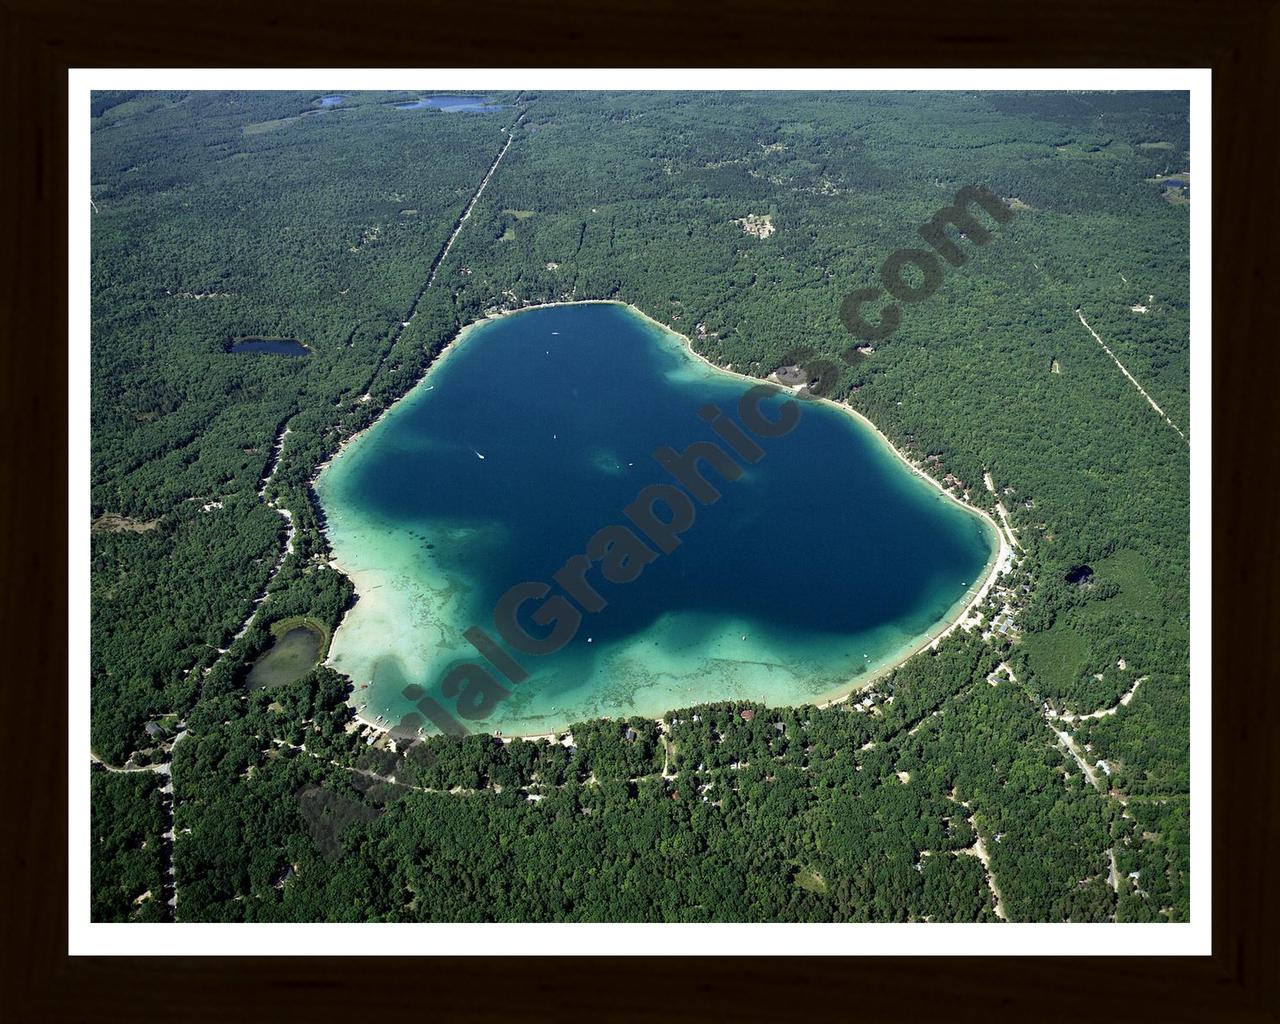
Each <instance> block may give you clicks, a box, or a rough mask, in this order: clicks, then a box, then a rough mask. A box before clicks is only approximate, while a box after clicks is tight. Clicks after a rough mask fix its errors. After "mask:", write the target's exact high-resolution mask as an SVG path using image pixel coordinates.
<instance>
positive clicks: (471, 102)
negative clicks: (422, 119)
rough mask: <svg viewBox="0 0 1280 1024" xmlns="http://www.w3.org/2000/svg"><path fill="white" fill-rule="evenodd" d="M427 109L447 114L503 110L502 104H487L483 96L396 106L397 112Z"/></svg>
mask: <svg viewBox="0 0 1280 1024" xmlns="http://www.w3.org/2000/svg"><path fill="white" fill-rule="evenodd" d="M427 107H435V108H437V109H439V110H443V111H444V112H445V113H446V114H454V113H458V112H459V111H466V112H468V113H482V114H488V113H491V112H493V111H495V110H501V109H502V106H501V105H500V104H494V103H488V102H486V100H485V98H484V97H483V96H428V97H426V98H425V99H420V100H416V101H414V102H413V103H397V104H396V109H397V110H424V109H426V108H427Z"/></svg>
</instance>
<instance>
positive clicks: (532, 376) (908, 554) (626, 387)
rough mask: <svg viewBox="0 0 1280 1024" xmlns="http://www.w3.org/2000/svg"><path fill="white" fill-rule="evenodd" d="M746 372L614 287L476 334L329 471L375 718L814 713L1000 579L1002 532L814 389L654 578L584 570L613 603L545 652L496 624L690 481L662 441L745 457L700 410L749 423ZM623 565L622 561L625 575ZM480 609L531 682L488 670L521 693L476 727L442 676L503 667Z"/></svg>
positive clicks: (336, 530) (329, 500)
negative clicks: (719, 709) (813, 396)
mask: <svg viewBox="0 0 1280 1024" xmlns="http://www.w3.org/2000/svg"><path fill="white" fill-rule="evenodd" d="M752 387H753V384H752V383H751V382H748V381H746V380H744V379H741V378H738V377H735V376H733V375H730V374H727V373H724V372H722V371H719V370H716V369H714V368H712V367H710V366H708V365H707V364H705V363H703V362H701V361H700V360H698V359H696V358H695V357H694V356H693V355H692V354H691V353H690V352H689V351H688V349H687V348H686V347H685V345H684V344H683V343H682V342H681V340H680V338H679V337H678V336H677V335H675V334H673V333H671V332H669V331H667V330H665V329H664V328H662V327H660V326H658V325H657V324H655V323H653V322H652V321H649V320H647V319H646V318H644V317H642V316H640V315H639V314H637V313H636V312H634V311H632V310H631V309H630V308H628V307H625V306H622V305H620V304H613V303H589V304H588V303H579V304H574V305H566V306H555V307H547V308H541V309H532V310H528V311H524V312H520V313H517V314H515V315H511V316H505V317H499V318H495V319H492V320H489V321H484V322H481V323H480V324H477V325H472V326H470V327H468V328H466V329H465V330H464V331H463V333H462V335H461V336H460V338H459V340H457V341H455V343H454V344H453V346H452V347H451V348H450V349H449V350H448V351H447V352H446V354H445V356H443V357H442V358H441V359H440V360H438V361H437V363H436V364H435V365H434V366H433V368H432V369H431V371H430V372H429V373H428V374H427V376H426V378H425V379H424V380H423V381H422V382H421V383H420V384H419V385H418V386H417V387H416V388H415V389H414V390H413V391H411V392H410V393H409V394H408V395H407V396H406V397H405V398H404V399H402V400H401V401H400V402H398V403H397V404H396V405H394V406H393V407H392V408H391V409H390V410H388V412H387V413H386V414H385V415H384V416H383V417H382V418H381V419H380V420H379V421H378V422H377V423H376V424H375V425H374V426H373V427H372V428H370V429H369V430H368V431H366V432H365V433H364V434H363V435H361V436H360V437H359V438H357V439H356V440H355V441H354V442H353V443H352V444H350V445H349V446H348V447H347V448H346V449H344V451H343V452H342V453H340V454H339V455H338V457H336V458H335V459H334V460H333V461H332V462H331V463H330V465H329V466H328V467H327V468H326V469H325V471H324V472H323V473H322V474H321V475H320V477H319V478H318V479H317V481H316V491H317V494H318V496H319V499H320V502H321V504H322V506H323V508H324V511H325V514H326V517H327V522H328V533H329V538H330V541H331V543H332V546H333V549H334V554H335V557H336V559H337V561H338V562H339V563H340V564H341V566H342V567H343V569H344V571H346V572H348V574H349V575H350V576H351V577H352V579H353V581H354V582H355V584H356V588H357V592H358V594H359V600H358V601H357V603H356V605H355V607H354V608H353V609H352V610H351V611H350V612H348V614H347V616H346V617H345V619H344V620H343V622H342V624H341V626H340V627H339V629H338V630H337V632H336V634H335V635H334V638H333V643H332V644H331V648H330V658H329V664H331V665H333V667H335V668H337V669H339V670H340V671H343V672H345V673H346V674H348V675H349V676H351V678H352V679H353V680H354V681H355V684H356V687H357V689H356V691H355V697H354V701H355V703H356V705H357V707H358V708H359V709H362V710H361V713H362V715H363V717H365V718H367V719H369V720H370V721H373V720H375V718H376V717H377V716H379V715H381V716H383V718H384V719H386V720H388V721H392V722H397V721H399V720H400V717H401V715H402V714H404V713H406V712H408V711H410V710H411V709H412V707H413V704H412V703H411V701H410V699H409V697H406V696H404V695H403V693H402V691H403V690H404V688H405V687H406V686H407V685H409V684H416V685H417V686H419V687H421V688H422V690H423V691H425V694H426V695H428V696H430V697H431V698H432V699H433V700H435V701H436V702H437V704H438V705H439V706H441V707H443V708H446V709H448V710H449V713H450V715H452V716H454V717H455V718H457V719H458V721H460V722H462V723H463V724H464V725H465V728H466V729H467V730H469V731H489V732H492V731H496V730H502V732H503V733H504V735H513V734H522V735H529V734H536V733H544V732H548V731H552V730H557V729H563V728H564V727H565V726H567V725H568V724H570V723H571V722H574V721H580V720H583V719H586V718H592V717H599V716H609V717H617V716H623V715H629V714H642V715H646V716H653V717H657V716H658V715H661V714H662V713H663V712H665V711H667V710H670V709H673V708H680V707H688V706H690V705H693V704H697V703H701V702H707V701H712V700H722V699H752V700H763V701H765V702H767V703H769V704H772V705H794V704H799V703H804V702H808V701H815V700H819V699H825V698H828V697H833V696H836V695H843V694H845V693H848V692H849V691H850V690H851V689H853V688H855V687H857V686H859V685H861V684H863V683H865V682H867V681H868V680H870V679H872V678H873V677H874V676H875V675H876V674H877V673H878V672H880V671H882V670H884V669H885V667H886V666H890V665H893V664H895V663H897V662H898V661H900V660H902V658H903V657H904V656H906V655H907V654H908V653H910V652H911V651H912V650H913V649H915V648H917V647H918V646H920V645H921V644H922V643H923V642H927V640H928V638H929V636H930V635H931V634H934V633H936V632H937V631H939V630H940V629H941V628H943V627H944V626H945V625H946V624H947V623H949V622H950V621H951V620H952V619H954V618H955V617H956V616H957V615H958V613H959V611H960V610H961V609H962V608H963V606H964V604H965V603H967V600H968V598H969V597H970V596H971V594H972V593H973V592H975V591H976V590H977V589H978V587H979V586H980V585H981V582H982V580H983V578H984V577H985V576H986V574H987V573H988V572H989V571H990V568H991V567H992V565H993V564H994V560H995V556H996V554H997V548H998V539H997V535H996V532H995V530H994V529H993V528H992V527H991V525H990V524H989V523H988V522H987V521H986V520H985V519H984V518H982V517H980V516H979V515H977V514H976V513H975V512H973V511H972V510H970V509H967V508H963V507H961V506H960V505H959V504H958V503H957V502H955V501H954V500H952V499H951V498H949V497H948V496H946V495H944V494H943V493H942V492H941V491H940V490H939V489H938V488H937V487H935V486H934V485H933V484H932V483H930V482H928V481H926V480H924V479H922V478H921V477H920V476H919V475H918V474H916V473H914V472H913V471H912V470H911V469H910V467H908V466H906V465H905V463H903V462H902V461H901V460H900V459H899V458H898V457H897V456H896V455H895V453H894V452H893V450H892V449H891V448H890V447H889V446H888V444H887V442H886V441H885V440H884V439H883V438H882V437H881V436H880V435H879V434H878V433H876V432H875V431H874V430H872V429H871V428H870V427H869V426H867V425H866V424H865V423H863V422H861V421H859V420H857V419H855V418H854V417H853V416H851V415H849V414H848V413H846V412H844V411H842V410H841V409H839V408H837V407H835V406H833V405H831V404H829V403H820V402H794V408H796V409H797V411H798V412H799V413H800V415H799V418H798V421H797V422H796V424H795V426H794V429H792V430H791V431H790V432H789V433H786V434H785V436H779V437H772V438H769V437H764V436H757V435H755V434H752V435H751V437H752V438H753V439H754V440H755V441H758V442H759V443H758V445H757V446H756V448H757V449H758V450H760V451H761V454H759V457H758V458H757V460H756V461H755V462H754V463H752V462H750V461H748V460H747V459H746V458H737V457H735V459H734V461H735V463H736V464H737V465H740V466H741V475H740V476H739V477H738V478H737V479H733V480H725V479H723V478H722V477H721V476H719V475H718V473H717V471H716V470H715V469H712V468H707V467H706V464H705V463H700V464H699V465H701V466H702V468H703V473H704V475H705V477H706V479H707V480H708V482H710V483H712V484H713V485H714V487H715V488H716V490H718V491H719V492H720V494H721V498H720V499H719V500H718V501H715V502H712V503H710V504H705V505H704V504H702V503H701V501H700V502H699V503H698V504H697V505H696V515H695V517H694V519H693V522H692V523H691V524H690V525H688V526H687V528H686V529H685V530H684V532H683V533H682V534H680V535H679V537H678V543H677V544H676V546H675V547H674V549H673V550H672V552H671V553H670V554H668V553H665V552H661V551H658V550H656V549H657V547H658V545H657V543H656V542H654V543H652V544H650V548H653V549H655V550H649V549H646V550H649V555H650V556H652V557H651V558H650V560H649V561H648V563H647V564H639V567H638V568H639V575H638V578H636V579H633V580H630V581H621V582H609V581H608V580H606V579H604V578H603V577H602V575H601V567H600V566H599V565H593V566H591V568H590V572H589V573H588V574H587V575H586V576H585V579H586V580H587V581H589V582H590V583H591V585H592V592H593V593H596V594H598V595H599V598H600V599H601V600H603V602H604V604H605V607H603V609H602V610H599V611H594V610H591V609H588V610H587V611H586V612H585V613H583V614H582V621H581V626H580V628H579V629H578V630H577V631H576V633H574V634H573V636H572V638H571V640H569V642H568V643H567V644H566V645H565V646H563V647H562V648H561V649H559V650H558V651H556V652H555V653H551V654H546V655H531V654H527V653H522V652H520V651H517V650H515V649H514V648H513V647H511V646H510V644H509V643H504V642H502V641H501V640H499V631H498V629H497V627H496V626H495V621H494V609H495V606H496V604H497V602H498V600H499V598H500V597H502V596H503V595H504V593H506V592H507V591H508V590H509V588H512V587H514V586H515V585H516V584H519V583H522V582H525V581H532V582H535V583H537V582H542V581H552V580H553V574H555V573H556V572H557V570H560V569H561V567H562V566H564V565H565V563H566V560H568V559H570V557H571V556H573V555H575V554H578V553H581V552H583V551H584V546H585V545H586V543H587V540H588V538H591V537H592V536H593V535H594V534H596V532H597V531H599V530H601V529H602V528H604V527H606V526H610V525H611V524H621V525H627V526H633V525H634V524H632V523H631V521H630V520H629V519H628V518H627V517H625V516H624V515H623V509H624V507H626V506H628V505H629V504H630V503H632V502H633V501H634V500H635V499H636V498H637V495H638V494H640V493H641V492H642V489H644V488H646V487H647V486H649V485H653V484H664V485H671V484H674V483H675V478H674V477H673V476H672V475H671V474H670V473H668V471H667V470H666V469H664V467H663V466H662V465H660V464H659V462H658V461H656V460H655V458H654V453H655V451H656V450H658V449H659V448H661V447H662V446H670V447H671V448H673V449H674V450H675V451H676V452H683V451H684V450H685V449H686V448H688V446H689V445H691V444H694V443H695V442H702V441H715V442H717V443H719V444H720V447H721V448H722V449H725V450H726V451H727V450H728V446H729V442H728V441H726V440H722V439H721V438H720V437H719V436H718V435H717V433H715V432H714V431H713V429H712V426H711V425H709V424H708V422H706V421H704V420H703V419H702V418H700V415H699V412H700V410H704V409H705V407H706V406H708V405H711V404H713V405H715V406H716V407H718V408H719V409H720V410H722V411H723V413H724V417H723V418H722V419H721V420H718V421H716V422H717V424H719V425H720V426H721V427H724V424H725V423H726V422H734V423H736V422H739V421H740V419H741V413H740V411H739V402H740V400H741V399H742V397H743V395H744V394H746V393H747V392H748V391H749V390H750V389H751V388H752ZM768 393H769V394H771V395H772V397H771V398H769V399H768V401H767V402H766V403H765V404H764V405H763V406H762V407H761V410H760V411H761V414H762V415H764V416H765V417H766V418H768V419H776V418H777V417H778V416H780V415H783V410H782V404H783V402H784V401H787V400H789V399H790V396H789V395H785V394H783V393H782V392H780V391H778V390H777V389H769V392H768ZM742 422H744V423H745V421H742ZM725 430H726V436H739V437H741V436H743V435H741V434H739V435H731V433H730V432H728V428H727V427H725ZM739 444H740V445H741V442H739ZM742 450H743V451H747V452H750V451H751V449H750V447H748V446H743V447H742ZM753 454H754V453H753ZM732 469H733V467H732V466H730V467H729V468H728V469H727V470H726V472H728V473H730V475H732ZM690 486H696V485H693V484H691V485H690ZM697 496H698V497H699V498H700V499H701V498H703V497H708V498H709V497H710V496H709V495H705V494H703V495H697ZM686 500H687V501H688V503H689V507H690V511H693V510H694V508H695V506H694V504H693V500H692V498H686ZM675 503H676V504H678V502H675ZM653 507H654V508H655V509H657V510H658V511H657V512H656V513H655V517H656V519H657V520H660V521H666V520H669V519H670V518H671V515H670V513H668V511H667V510H666V507H665V506H663V505H662V504H661V503H660V502H659V503H656V504H655V505H654V506H653ZM635 532H637V533H638V532H639V531H638V530H637V531H635ZM619 543H620V547H619V550H621V547H625V545H621V542H619ZM615 553H616V552H615ZM593 557H596V558H597V559H598V558H599V557H601V556H600V553H599V552H597V553H596V555H595V556H593ZM644 557H646V556H644V555H637V556H636V558H637V560H643V558H644ZM584 561H585V559H584ZM635 564H636V563H632V565H633V566H634V565H635ZM625 576H626V573H625V572H622V571H621V570H618V569H617V568H616V566H615V573H614V575H613V578H614V579H615V580H618V579H620V578H621V577H625ZM544 585H545V583H544ZM568 586H573V588H574V590H573V593H574V598H575V600H573V601H570V600H569V599H568V597H566V596H563V595H564V592H563V589H562V587H561V585H560V584H559V583H552V584H551V586H550V593H549V596H548V601H550V598H551V597H552V596H555V595H561V597H562V602H563V603H562V604H561V605H558V606H557V607H558V608H560V610H561V611H565V609H571V608H576V607H577V605H578V604H581V603H583V602H584V601H586V602H589V601H590V600H591V597H590V594H586V595H585V596H584V595H583V592H582V591H581V590H579V589H578V587H577V585H576V584H574V583H572V581H571V582H570V583H569V584H565V587H568ZM539 608H540V602H539V601H537V600H533V601H529V602H528V603H526V604H524V605H523V606H522V607H521V608H520V611H519V614H518V615H517V617H516V618H517V623H518V624H519V626H520V628H521V629H522V630H523V631H524V632H525V633H527V634H528V635H531V636H533V637H535V638H537V637H544V636H545V635H546V634H547V632H548V629H549V628H551V627H553V626H556V625H557V623H556V622H554V621H551V620H550V619H548V618H545V617H544V618H543V620H542V624H541V625H539V624H537V623H535V622H534V621H533V620H532V618H531V613H534V612H537V611H538V610H539ZM562 617H563V618H564V619H565V620H566V621H568V619H569V618H570V616H569V615H568V613H567V612H566V613H565V614H564V615H563V616H562ZM472 626H479V627H481V628H482V629H483V630H484V631H485V633H486V634H487V636H488V637H490V638H492V639H493V640H494V641H495V642H497V643H498V646H499V648H500V649H501V651H504V652H506V653H507V655H514V656H515V658H516V661H517V662H518V664H519V665H520V667H522V668H523V669H524V670H525V671H527V672H528V678H527V679H524V681H522V682H520V683H519V684H518V685H516V684H512V683H510V682H508V680H507V679H506V678H505V677H504V676H503V675H502V674H501V673H500V672H498V671H497V669H490V672H491V673H492V675H493V677H494V678H495V679H496V681H497V682H498V683H500V684H502V685H503V687H504V689H505V690H506V691H508V692H509V696H505V697H503V698H502V699H500V700H498V701H496V703H494V705H493V706H492V707H491V708H490V707H481V706H480V705H475V706H471V707H470V710H472V711H476V710H477V709H479V710H480V711H483V712H484V714H483V717H476V718H470V719H462V718H459V717H458V716H459V715H460V710H459V700H456V699H453V698H454V697H458V696H459V692H458V690H457V688H456V686H455V688H454V690H453V691H452V695H453V696H452V697H451V696H450V694H449V693H446V692H445V691H444V690H443V689H442V685H441V681H442V679H443V677H444V676H445V674H446V673H447V672H450V671H463V672H467V673H473V674H474V673H475V672H477V671H478V669H472V668H466V669H461V668H460V667H461V666H479V667H486V666H487V662H486V661H485V660H484V659H483V658H482V657H481V656H480V654H479V653H478V651H477V648H476V647H475V646H473V645H472V644H470V643H469V642H468V640H467V639H466V637H464V635H463V634H464V631H467V630H468V629H469V628H470V627H472ZM491 653H492V652H491ZM494 660H495V661H496V662H502V663H503V664H507V665H508V667H509V663H508V662H505V661H503V655H502V654H498V655H497V656H496V657H495V659H494ZM468 678H471V676H468ZM477 678H478V676H477ZM469 692H470V687H469V686H468V687H466V688H464V689H463V691H462V697H466V696H467V695H468V693H469ZM485 692H486V693H487V692H489V691H488V690H486V691H485ZM411 696H413V698H414V699H415V700H419V701H420V698H421V693H416V692H415V693H413V694H411ZM435 728H436V727H435V726H433V725H431V724H430V723H427V731H435Z"/></svg>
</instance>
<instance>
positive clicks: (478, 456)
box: [471, 448, 484, 459]
mask: <svg viewBox="0 0 1280 1024" xmlns="http://www.w3.org/2000/svg"><path fill="white" fill-rule="evenodd" d="M471 450H472V451H473V452H476V450H475V449H474V448H472V449H471ZM476 458H477V459H483V458H484V456H483V455H481V454H480V453H479V452H476Z"/></svg>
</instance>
